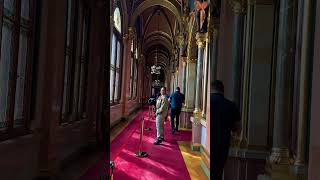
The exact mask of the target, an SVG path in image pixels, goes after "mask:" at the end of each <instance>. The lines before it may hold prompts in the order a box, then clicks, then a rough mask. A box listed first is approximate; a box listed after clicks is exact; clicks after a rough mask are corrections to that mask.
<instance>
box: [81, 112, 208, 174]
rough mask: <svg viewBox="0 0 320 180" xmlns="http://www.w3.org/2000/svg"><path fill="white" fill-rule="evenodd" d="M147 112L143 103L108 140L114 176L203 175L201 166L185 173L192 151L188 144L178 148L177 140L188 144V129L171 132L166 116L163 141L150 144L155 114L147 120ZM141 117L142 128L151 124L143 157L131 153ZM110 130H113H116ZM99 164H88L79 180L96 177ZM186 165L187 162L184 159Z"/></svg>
mask: <svg viewBox="0 0 320 180" xmlns="http://www.w3.org/2000/svg"><path fill="white" fill-rule="evenodd" d="M148 113H149V112H148V108H147V107H145V108H143V109H142V110H141V111H139V112H138V113H137V114H136V115H135V116H134V118H133V120H131V121H130V124H128V125H127V126H124V128H123V129H121V132H120V133H119V135H118V136H117V137H115V138H114V140H113V141H111V146H110V158H111V160H113V161H114V164H115V170H114V179H115V180H116V179H128V180H134V179H150V180H153V179H167V180H171V179H172V180H175V179H177V180H179V179H181V180H187V179H194V180H197V179H199V177H202V178H201V179H204V180H205V179H207V178H206V176H205V174H204V172H203V171H202V170H201V169H198V172H191V173H190V174H189V172H188V169H187V166H186V164H185V161H186V160H188V161H194V162H195V159H194V158H195V157H196V155H194V153H190V151H191V149H190V146H184V150H183V151H181V149H180V148H179V144H186V143H188V142H189V145H190V142H191V131H190V130H180V131H179V132H177V133H176V134H174V135H172V134H171V128H170V118H168V121H166V122H165V136H164V138H165V140H164V142H163V143H162V144H160V145H154V144H153V142H154V140H155V138H156V130H155V118H154V114H153V113H152V114H151V117H150V120H149V116H148ZM142 118H144V126H145V128H146V127H149V128H151V130H150V131H146V130H144V135H143V141H142V149H141V150H142V151H145V152H147V153H148V156H147V157H144V158H142V157H136V155H135V152H137V151H138V150H139V143H140V142H139V141H140V129H141V124H142ZM111 132H112V133H117V132H116V131H111ZM181 147H183V146H181ZM188 149H190V150H188ZM182 153H183V154H184V156H189V158H188V159H186V158H185V159H184V158H183V156H182ZM199 158H200V156H199ZM199 162H200V161H199ZM186 163H187V162H186ZM101 165H102V164H100V163H98V164H96V165H95V166H93V167H92V168H90V169H89V170H88V172H87V173H86V175H84V176H83V177H82V178H81V180H89V179H96V178H98V177H99V172H100V171H99V170H98V169H101V167H99V166H101ZM187 165H189V164H188V163H187ZM189 166H190V165H189ZM192 168H194V167H192V166H191V167H190V170H191V171H192ZM196 173H197V174H196ZM195 175H197V176H195Z"/></svg>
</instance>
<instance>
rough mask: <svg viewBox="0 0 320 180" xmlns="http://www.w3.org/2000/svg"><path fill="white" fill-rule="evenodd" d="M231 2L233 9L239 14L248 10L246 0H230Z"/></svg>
mask: <svg viewBox="0 0 320 180" xmlns="http://www.w3.org/2000/svg"><path fill="white" fill-rule="evenodd" d="M229 4H230V6H231V9H232V11H233V12H234V13H235V14H237V15H240V14H243V13H245V12H246V0H230V1H229Z"/></svg>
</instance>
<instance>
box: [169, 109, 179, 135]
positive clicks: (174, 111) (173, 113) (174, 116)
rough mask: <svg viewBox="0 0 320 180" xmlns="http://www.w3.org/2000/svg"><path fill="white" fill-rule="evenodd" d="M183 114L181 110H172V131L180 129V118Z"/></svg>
mask: <svg viewBox="0 0 320 180" xmlns="http://www.w3.org/2000/svg"><path fill="white" fill-rule="evenodd" d="M180 113H181V109H180V108H171V112H170V119H171V129H172V130H174V129H178V128H179V116H180ZM174 118H176V128H175V127H174Z"/></svg>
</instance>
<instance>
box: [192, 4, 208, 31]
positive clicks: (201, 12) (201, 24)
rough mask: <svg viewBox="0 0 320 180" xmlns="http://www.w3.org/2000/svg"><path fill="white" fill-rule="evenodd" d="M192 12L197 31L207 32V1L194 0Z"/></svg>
mask: <svg viewBox="0 0 320 180" xmlns="http://www.w3.org/2000/svg"><path fill="white" fill-rule="evenodd" d="M194 6H195V8H194V10H193V12H194V13H195V15H196V21H197V32H202V33H204V32H207V26H208V14H209V3H208V1H207V0H195V2H194Z"/></svg>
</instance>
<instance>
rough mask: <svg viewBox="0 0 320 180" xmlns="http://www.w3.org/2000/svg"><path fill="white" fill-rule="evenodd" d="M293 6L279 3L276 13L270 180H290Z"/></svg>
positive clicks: (285, 2) (288, 1) (287, 0)
mask: <svg viewBox="0 0 320 180" xmlns="http://www.w3.org/2000/svg"><path fill="white" fill-rule="evenodd" d="M293 3H294V2H293V1H290V0H281V1H280V9H279V29H278V32H279V34H278V42H277V43H278V47H277V61H276V62H277V65H276V68H277V70H276V71H277V75H276V87H275V114H274V116H275V118H274V128H273V147H272V153H271V156H270V158H269V164H270V174H271V178H272V179H290V178H291V179H292V177H290V172H289V165H290V155H289V149H288V148H289V137H288V136H289V132H288V131H289V129H288V126H289V121H290V120H291V111H292V96H291V95H292V92H291V89H292V84H293V63H294V52H293V49H294V46H295V43H294V37H295V31H294V30H292V24H293V21H294V16H293V15H294V4H293Z"/></svg>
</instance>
